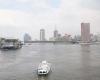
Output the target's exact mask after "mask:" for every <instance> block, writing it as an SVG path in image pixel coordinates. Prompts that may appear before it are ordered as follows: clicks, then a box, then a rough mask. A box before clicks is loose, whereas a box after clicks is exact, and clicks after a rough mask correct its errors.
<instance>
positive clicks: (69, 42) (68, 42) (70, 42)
mask: <svg viewBox="0 0 100 80" xmlns="http://www.w3.org/2000/svg"><path fill="white" fill-rule="evenodd" d="M25 43H53V44H55V43H64V44H73V43H77V42H72V41H25Z"/></svg>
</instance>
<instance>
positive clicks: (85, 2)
mask: <svg viewBox="0 0 100 80" xmlns="http://www.w3.org/2000/svg"><path fill="white" fill-rule="evenodd" d="M81 5H82V7H84V8H89V9H94V10H100V0H82V1H81Z"/></svg>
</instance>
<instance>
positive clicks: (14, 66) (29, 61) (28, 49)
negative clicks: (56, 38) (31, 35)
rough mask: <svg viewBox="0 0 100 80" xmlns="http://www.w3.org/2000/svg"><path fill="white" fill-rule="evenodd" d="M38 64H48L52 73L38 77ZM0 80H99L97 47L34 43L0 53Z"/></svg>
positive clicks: (99, 53) (99, 48)
mask: <svg viewBox="0 0 100 80" xmlns="http://www.w3.org/2000/svg"><path fill="white" fill-rule="evenodd" d="M42 60H47V61H48V62H50V63H51V64H52V66H51V68H52V72H51V73H50V74H49V75H48V76H43V77H39V76H37V67H38V64H39V63H40V62H41V61H42ZM0 80H100V45H79V44H75V45H72V44H51V43H45V44H42V43H41V44H35V43H34V44H29V45H28V44H27V45H24V46H23V47H22V49H19V50H9V51H2V50H1V51H0Z"/></svg>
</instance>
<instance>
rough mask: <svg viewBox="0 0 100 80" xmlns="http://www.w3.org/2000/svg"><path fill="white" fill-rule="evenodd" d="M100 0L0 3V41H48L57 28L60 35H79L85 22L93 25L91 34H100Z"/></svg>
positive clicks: (35, 0)
mask: <svg viewBox="0 0 100 80" xmlns="http://www.w3.org/2000/svg"><path fill="white" fill-rule="evenodd" d="M99 4H100V0H0V37H12V38H20V39H23V35H24V34H25V33H28V34H29V35H30V36H31V37H32V39H33V40H34V39H39V34H40V33H39V32H40V29H41V28H44V29H45V31H46V38H49V37H52V36H53V31H54V30H55V28H56V29H57V30H58V31H59V33H61V34H62V35H64V34H70V35H72V36H74V35H80V27H81V25H80V24H81V23H82V22H86V23H87V22H88V23H90V27H91V33H93V34H99V33H100V26H99V25H100V5H99Z"/></svg>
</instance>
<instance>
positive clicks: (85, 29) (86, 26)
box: [81, 23, 90, 43]
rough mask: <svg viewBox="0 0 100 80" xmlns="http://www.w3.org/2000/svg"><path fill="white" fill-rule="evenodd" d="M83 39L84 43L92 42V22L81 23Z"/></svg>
mask: <svg viewBox="0 0 100 80" xmlns="http://www.w3.org/2000/svg"><path fill="white" fill-rule="evenodd" d="M81 40H82V42H83V43H89V42H90V23H81Z"/></svg>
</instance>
